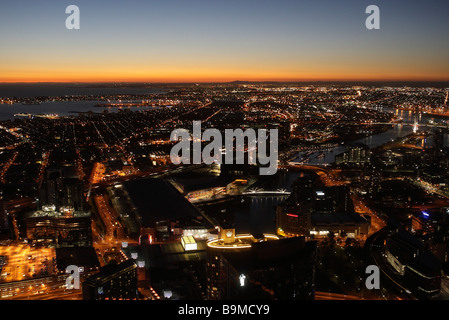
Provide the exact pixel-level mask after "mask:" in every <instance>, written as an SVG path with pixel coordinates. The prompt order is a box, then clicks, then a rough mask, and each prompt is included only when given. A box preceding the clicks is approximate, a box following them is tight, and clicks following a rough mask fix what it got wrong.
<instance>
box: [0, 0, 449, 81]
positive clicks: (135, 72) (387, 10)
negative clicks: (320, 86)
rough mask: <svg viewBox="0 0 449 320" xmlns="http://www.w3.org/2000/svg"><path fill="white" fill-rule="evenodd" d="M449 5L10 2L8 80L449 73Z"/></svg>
mask: <svg viewBox="0 0 449 320" xmlns="http://www.w3.org/2000/svg"><path fill="white" fill-rule="evenodd" d="M372 4H374V5H377V6H378V7H379V9H380V30H368V29H367V28H366V27H365V20H366V19H367V17H368V16H369V14H366V13H365V9H366V7H367V6H368V5H372ZM69 5H77V6H78V7H79V9H80V29H79V30H68V29H67V28H66V25H65V22H66V19H67V17H68V16H69V14H66V13H65V10H66V7H67V6H69ZM448 14H449V1H447V0H427V1H415V0H369V1H367V0H271V1H267V0H227V1H217V0H207V1H206V0H130V1H125V0H121V1H116V0H89V1H85V0H70V1H66V0H40V1H35V0H33V1H31V0H28V1H24V0H3V1H1V2H0V43H1V46H0V82H113V81H117V82H123V81H128V82H215V81H234V80H246V81H326V80H332V81H338V80H345V81H346V80H364V81H369V80H373V81H378V80H379V81H380V80H382V81H383V80H406V81H415V80H416V81H448V80H449V59H448V57H449V36H448V35H449V22H448V19H447V16H448Z"/></svg>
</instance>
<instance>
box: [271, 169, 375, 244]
mask: <svg viewBox="0 0 449 320" xmlns="http://www.w3.org/2000/svg"><path fill="white" fill-rule="evenodd" d="M369 224H370V223H369V221H368V220H366V219H365V218H364V217H362V216H360V215H359V214H357V213H355V211H354V204H353V202H352V199H351V197H350V193H349V188H348V187H346V186H332V187H328V186H323V185H322V184H320V183H319V182H318V181H317V180H316V177H315V176H314V175H303V176H302V177H300V178H299V179H298V180H297V181H296V182H295V183H294V185H293V188H292V192H291V194H290V196H289V197H288V198H287V199H286V200H285V201H284V202H283V203H282V204H280V205H279V206H277V208H276V226H277V232H278V234H279V235H283V236H294V237H297V236H311V235H313V236H326V235H327V234H328V233H329V232H333V233H337V234H340V235H343V234H346V235H347V236H351V237H356V236H359V235H362V234H367V233H368V229H369Z"/></svg>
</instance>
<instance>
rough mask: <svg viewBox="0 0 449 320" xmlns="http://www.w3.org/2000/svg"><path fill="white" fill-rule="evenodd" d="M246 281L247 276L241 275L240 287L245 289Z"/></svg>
mask: <svg viewBox="0 0 449 320" xmlns="http://www.w3.org/2000/svg"><path fill="white" fill-rule="evenodd" d="M245 279H246V276H245V275H244V274H241V275H240V276H239V281H240V286H241V287H244V286H245Z"/></svg>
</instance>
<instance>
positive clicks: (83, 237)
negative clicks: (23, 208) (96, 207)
mask: <svg viewBox="0 0 449 320" xmlns="http://www.w3.org/2000/svg"><path fill="white" fill-rule="evenodd" d="M91 224H92V220H91V214H90V212H84V211H74V210H73V208H71V207H61V208H60V210H56V208H55V206H44V207H43V208H42V210H39V211H35V212H33V213H31V214H30V215H29V216H28V217H27V218H26V230H27V239H28V242H30V243H34V244H43V245H51V246H55V247H89V246H92V229H91Z"/></svg>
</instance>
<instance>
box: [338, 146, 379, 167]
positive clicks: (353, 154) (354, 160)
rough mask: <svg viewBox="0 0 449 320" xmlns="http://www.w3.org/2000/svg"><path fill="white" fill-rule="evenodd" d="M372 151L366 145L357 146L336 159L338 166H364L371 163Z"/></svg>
mask: <svg viewBox="0 0 449 320" xmlns="http://www.w3.org/2000/svg"><path fill="white" fill-rule="evenodd" d="M370 157H371V151H370V149H369V147H368V146H367V145H365V144H355V145H351V146H348V147H347V150H346V151H345V152H343V153H341V154H339V155H337V156H336V157H335V163H336V164H347V165H364V164H367V163H369V162H370Z"/></svg>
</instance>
